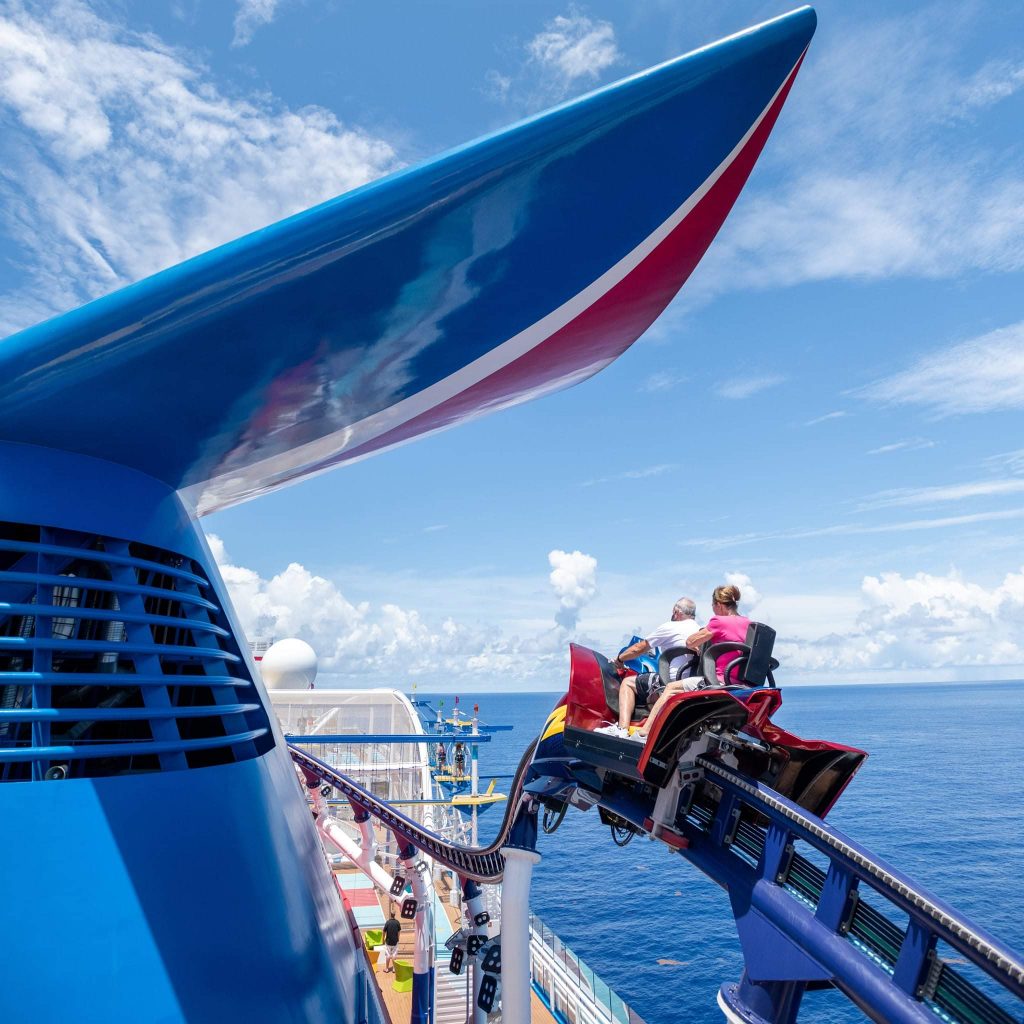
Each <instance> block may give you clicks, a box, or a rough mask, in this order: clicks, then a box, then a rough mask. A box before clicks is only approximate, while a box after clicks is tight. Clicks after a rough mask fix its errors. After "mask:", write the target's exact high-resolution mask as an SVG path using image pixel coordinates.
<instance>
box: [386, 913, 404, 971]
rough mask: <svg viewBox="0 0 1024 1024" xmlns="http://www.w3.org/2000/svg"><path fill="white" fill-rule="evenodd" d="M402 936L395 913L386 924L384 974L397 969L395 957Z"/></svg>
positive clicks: (399, 923) (400, 926)
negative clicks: (399, 938)
mask: <svg viewBox="0 0 1024 1024" xmlns="http://www.w3.org/2000/svg"><path fill="white" fill-rule="evenodd" d="M401 934H402V925H401V922H400V921H397V920H395V912H394V910H392V911H391V916H390V917H389V918H388V919H387V920H386V921H385V922H384V973H385V974H389V973H391V972H392V971H393V970H394V969H395V957H396V956H398V937H399V936H400V935H401Z"/></svg>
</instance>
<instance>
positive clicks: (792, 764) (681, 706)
mask: <svg viewBox="0 0 1024 1024" xmlns="http://www.w3.org/2000/svg"><path fill="white" fill-rule="evenodd" d="M755 627H758V629H760V630H761V631H763V632H760V633H759V632H758V629H755ZM774 637H775V634H774V631H772V630H771V629H769V628H768V627H766V626H763V625H761V624H759V623H754V624H752V628H751V633H749V634H748V637H747V639H748V640H750V641H753V642H752V643H748V644H729V645H724V644H716V645H713V646H711V647H709V648H707V649H705V650H704V651H702V652H701V659H700V660H701V665H702V668H703V669H704V678H710V679H714V678H715V674H714V666H715V659H716V658H717V657H718V656H719V655H720V654H722V653H724V650H725V649H726V648H728V649H731V650H736V651H738V652H739V657H738V658H737V659H736V660H735V661H734V662H732V663H731V664H730V665H729V668H728V670H727V672H726V678H727V680H729V682H727V683H720V684H718V685H717V686H711V687H706V688H704V689H699V690H694V691H688V692H683V693H678V694H674V695H673V696H672V697H670V698H669V699H668V700H667V701H666V702H665V704H663V705H662V707H661V709H660V711H659V712H658V715H657V718H656V719H655V720H654V721H653V722H652V723H651V728H650V734H649V736H648V739H647V742H646V743H643V744H641V743H638V742H637V741H635V740H626V739H619V738H616V737H613V736H608V735H603V734H600V733H595V732H594V730H595V729H596V728H599V727H600V726H602V725H606V724H608V723H609V722H610V721H614V720H616V719H617V717H618V692H619V686H620V685H621V679H620V678H619V676H618V674H617V673H616V672H615V670H614V669H613V668H612V666H611V663H610V662H609V661H608V660H607V659H606V658H604V657H603V656H602V655H601V654H599V653H598V652H597V651H592V650H590V649H589V648H586V647H581V646H579V645H578V644H572V645H571V646H570V652H571V665H570V675H569V693H568V694H567V696H566V711H565V736H564V743H565V747H566V749H567V751H571V752H573V753H574V754H575V755H576V756H577V757H579V758H580V759H581V760H582V761H585V762H587V763H589V764H591V765H593V766H594V767H596V768H598V769H602V768H603V769H605V770H606V771H609V772H612V773H614V774H616V775H620V776H623V777H625V778H627V779H632V780H636V781H642V782H645V783H648V784H650V785H652V786H655V787H659V788H660V787H662V786H665V785H666V784H667V783H668V782H669V781H670V780H671V778H672V774H673V772H674V771H675V769H676V767H677V766H679V765H680V764H686V763H688V762H693V761H694V759H695V758H696V757H697V756H698V755H705V756H707V757H712V758H715V759H718V760H721V761H722V762H723V763H725V764H728V765H729V766H730V767H732V768H734V769H735V770H737V771H740V772H741V773H742V774H744V775H746V776H747V777H748V778H750V779H752V780H754V781H757V782H763V783H765V784H766V785H768V786H771V788H772V789H774V790H775V791H776V792H778V793H780V794H782V795H783V796H786V797H788V798H789V799H791V800H793V801H794V802H796V803H798V804H800V805H801V806H802V807H804V808H805V809H806V810H809V811H811V812H812V813H814V814H817V815H819V816H824V815H825V814H826V813H827V812H828V810H829V809H830V808H831V807H832V805H833V804H834V803H835V801H836V800H837V799H838V798H839V795H840V794H841V793H842V791H843V790H844V789H845V788H846V786H847V784H848V783H849V782H850V780H851V779H852V778H853V776H854V774H855V773H856V771H857V769H858V768H860V766H861V764H862V763H863V761H864V759H865V758H866V757H867V754H866V753H865V752H864V751H862V750H857V749H855V748H853V747H846V746H843V745H841V744H837V743H830V742H827V741H823V740H804V739H801V738H800V737H799V736H795V735H793V734H792V733H790V732H787V731H786V730H785V729H782V728H780V727H779V726H777V725H775V724H774V723H772V721H771V716H772V715H773V714H774V713H775V712H776V711H777V710H778V708H779V707H780V706H781V704H782V694H781V693H780V692H779V690H778V689H776V688H775V681H774V678H773V676H772V672H773V671H774V669H775V668H777V667H778V662H777V661H776V660H775V659H774V658H772V657H771V644H772V642H773V641H774ZM680 653H681V652H680V651H678V650H673V651H666V652H664V653H663V654H662V656H661V658H660V659H659V665H660V669H661V671H662V672H663V673H665V674H667V672H668V665H669V663H670V661H671V659H672V658H674V657H677V656H678V655H679V654H680ZM645 713H646V712H645V711H643V710H642V709H641V711H640V714H639V715H638V714H637V713H634V721H636V720H637V719H638V718H642V716H643V714H645Z"/></svg>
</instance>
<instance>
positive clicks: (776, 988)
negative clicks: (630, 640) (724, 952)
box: [538, 755, 1024, 1024]
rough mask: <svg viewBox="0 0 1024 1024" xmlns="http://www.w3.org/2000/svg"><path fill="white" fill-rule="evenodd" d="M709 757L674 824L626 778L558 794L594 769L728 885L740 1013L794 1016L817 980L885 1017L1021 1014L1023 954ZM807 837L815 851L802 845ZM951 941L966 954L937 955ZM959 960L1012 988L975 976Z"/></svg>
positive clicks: (746, 1023) (733, 1002)
mask: <svg viewBox="0 0 1024 1024" xmlns="http://www.w3.org/2000/svg"><path fill="white" fill-rule="evenodd" d="M696 765H697V767H699V769H700V770H701V771H702V772H703V778H700V779H698V780H697V781H696V782H694V783H688V784H687V785H685V786H681V787H680V789H679V792H678V798H677V800H676V803H675V812H674V815H673V812H672V810H671V807H669V809H668V814H669V819H668V820H666V819H665V818H664V814H665V810H664V808H665V802H664V800H663V799H662V798H661V797H659V798H658V799H659V800H660V801H661V802H660V806H661V808H662V810H661V812H660V813H661V814H662V815H663V816H662V818H661V819H660V820H659V823H658V825H657V828H655V827H654V823H653V822H654V814H655V810H656V809H655V805H654V803H653V802H652V801H653V799H654V798H655V796H656V795H657V794H652V793H651V792H650V791H649V790H644V789H642V788H639V787H637V786H636V785H635V784H634V783H633V782H632V781H630V780H629V779H627V778H617V777H616V776H615V775H614V774H610V775H608V776H607V777H606V778H604V779H600V778H598V777H596V776H591V775H586V776H584V775H583V774H582V773H581V774H580V781H578V782H571V783H570V784H569V786H568V787H565V788H563V789H562V790H561V792H560V795H559V797H558V798H559V799H563V800H567V799H570V798H571V790H572V788H573V786H582V784H583V782H582V780H583V779H584V778H586V779H587V780H588V781H587V782H586V785H587V786H588V788H590V787H593V788H592V789H591V792H592V793H594V794H595V795H596V789H597V787H598V786H600V794H599V796H598V804H599V806H600V807H601V808H602V809H603V810H604V812H605V813H606V814H610V815H613V816H614V817H615V818H617V819H619V821H620V822H621V823H622V824H628V825H629V826H632V828H633V829H634V830H635V831H637V832H641V833H644V832H647V833H650V834H652V835H656V836H657V837H658V838H661V839H663V840H664V841H666V842H667V843H669V844H670V845H671V846H673V847H674V848H675V849H677V850H678V851H679V853H680V854H681V855H682V856H683V857H684V858H686V859H687V860H689V861H690V862H691V863H692V864H693V865H694V866H695V867H696V868H697V869H698V870H700V871H701V872H703V873H704V874H705V875H707V876H708V877H710V878H711V879H713V880H714V881H716V882H718V883H719V884H720V885H721V886H723V887H724V888H725V889H726V890H727V891H728V894H729V901H730V906H731V909H732V912H733V916H734V918H735V921H736V930H737V934H738V936H739V940H740V945H741V947H742V950H743V954H744V962H745V970H744V974H743V976H742V978H741V979H740V981H739V982H738V983H728V984H725V985H723V986H722V988H721V990H720V992H719V1005H720V1007H721V1008H722V1009H723V1011H725V1012H726V1015H727V1018H728V1019H729V1020H730V1021H733V1022H742V1024H791V1022H793V1021H795V1020H796V1019H797V1015H798V1013H799V1010H800V1007H801V1005H802V1001H803V999H804V993H805V992H806V991H807V990H808V989H809V988H821V987H825V986H829V985H831V986H834V987H835V988H836V989H838V990H839V991H841V992H842V993H843V994H844V995H845V996H846V997H847V998H848V999H850V1000H851V1001H852V1002H853V1003H854V1004H856V1005H857V1006H858V1007H859V1008H860V1009H861V1010H862V1011H863V1012H864V1014H865V1015H866V1016H867V1017H868V1018H870V1019H871V1020H875V1021H879V1022H885V1024H925V1022H928V1024H935V1021H936V1020H937V1019H938V1020H943V1021H946V1022H950V1024H1021V1021H1022V1020H1024V1018H1022V1017H1021V1015H1020V1011H1021V1009H1022V1005H1021V1004H1022V1003H1024V962H1022V960H1021V958H1020V957H1019V956H1017V954H1015V953H1014V952H1013V951H1012V950H1010V949H1009V948H1008V947H1006V946H1005V945H1003V944H1002V943H1000V942H999V941H998V940H997V939H995V938H993V937H992V936H990V935H988V934H986V933H985V932H984V931H983V930H982V929H980V928H978V927H977V926H975V925H974V924H972V923H971V922H969V921H967V920H966V919H964V918H963V917H962V916H960V915H959V914H957V912H956V911H955V910H953V909H952V908H951V907H949V906H948V905H947V904H945V903H943V902H942V901H940V900H938V899H937V898H935V897H933V896H931V895H930V894H929V893H927V892H925V891H924V890H922V889H921V888H920V887H918V886H917V885H916V884H915V883H914V882H913V881H912V880H911V879H909V878H907V877H906V876H904V875H902V874H900V873H899V872H898V871H896V869H894V868H892V867H890V866H889V865H888V864H886V863H885V862H884V861H882V860H881V859H880V858H877V857H875V856H874V855H873V854H872V853H871V852H870V851H868V850H866V849H865V848H864V847H862V846H860V845H859V844H857V843H856V842H854V841H853V840H851V839H849V838H848V837H847V836H845V835H843V833H841V832H839V831H838V830H836V829H833V828H832V827H831V826H829V825H827V824H826V823H825V822H824V821H822V820H821V819H820V818H817V817H816V816H814V815H813V814H811V813H809V812H807V811H805V810H804V809H803V808H801V807H800V806H798V805H797V804H795V803H793V802H792V801H790V800H787V799H786V798H784V797H782V796H780V795H779V794H778V793H775V792H774V791H773V790H771V789H769V788H768V787H767V786H764V785H762V784H759V783H755V782H753V781H751V780H750V779H747V778H745V777H744V776H743V775H741V774H739V773H737V772H735V771H734V770H732V769H731V768H729V767H727V766H726V765H725V764H723V762H722V761H721V760H718V759H716V758H714V757H709V756H703V755H702V756H699V757H698V759H697V762H696ZM575 774H576V771H575V770H574V775H575ZM538 792H540V791H539V790H538ZM544 792H545V794H546V795H547V796H550V795H551V794H552V793H554V792H555V790H545V791H544ZM808 847H809V848H811V849H812V850H814V851H817V854H818V855H819V856H816V857H815V859H814V860H811V859H808V857H805V856H803V855H802V854H801V853H800V850H801V849H804V850H807V848H808ZM808 852H810V851H808ZM822 856H823V857H824V858H825V859H827V866H826V867H825V868H824V869H823V868H822V867H819V866H818V865H819V864H820V863H821V861H822ZM865 895H869V898H868V899H864V898H863V897H864V896H865ZM879 907H881V908H882V909H879ZM903 915H906V916H905V917H904V916H903ZM901 920H906V921H908V923H907V924H906V925H901V924H899V923H897V922H899V921H901ZM940 942H941V943H944V944H946V945H948V946H950V947H952V949H953V951H954V957H949V954H948V953H947V954H946V956H947V958H948V959H945V960H944V959H943V958H942V957H940V956H939V955H937V944H938V943H940ZM955 957H963V959H964V960H966V961H969V962H970V963H971V964H973V965H974V966H975V967H977V968H979V969H980V970H981V971H984V972H985V973H986V974H988V975H989V978H990V979H991V980H992V981H993V982H994V983H995V985H996V986H998V987H999V988H1000V989H1002V992H1003V996H1004V997H1005V998H1000V1000H999V1001H997V999H996V998H993V993H995V991H996V990H995V988H986V989H984V990H982V989H981V988H979V987H977V986H976V985H974V984H973V982H972V980H969V976H965V974H964V970H963V968H961V967H959V966H956V965H957V963H958V960H957V959H956V958H955ZM1015 1000H1016V1001H1017V1002H1016V1004H1015V1005H1013V1004H1014V1001H1015Z"/></svg>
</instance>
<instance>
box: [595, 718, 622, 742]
mask: <svg viewBox="0 0 1024 1024" xmlns="http://www.w3.org/2000/svg"><path fill="white" fill-rule="evenodd" d="M594 732H595V733H596V734H597V735H598V736H614V737H615V738H616V739H617V740H621V739H625V738H626V736H627V735H628V733H627V732H626V730H625V729H620V728H619V727H618V725H617V724H616V723H614V722H613V723H612V724H611V725H602V726H601V728H600V729H595V730H594Z"/></svg>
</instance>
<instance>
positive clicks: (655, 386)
mask: <svg viewBox="0 0 1024 1024" xmlns="http://www.w3.org/2000/svg"><path fill="white" fill-rule="evenodd" d="M687 380H688V378H687V377H684V376H683V375H682V374H679V373H672V372H671V371H669V370H659V371H658V372H657V373H652V374H651V375H650V376H649V377H648V378H647V379H646V380H645V381H644V382H643V384H641V385H640V390H641V391H646V392H648V393H649V394H658V393H659V392H662V391H672V390H673V389H674V388H677V387H678V386H679V385H680V384H685V383H686V381H687Z"/></svg>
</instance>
